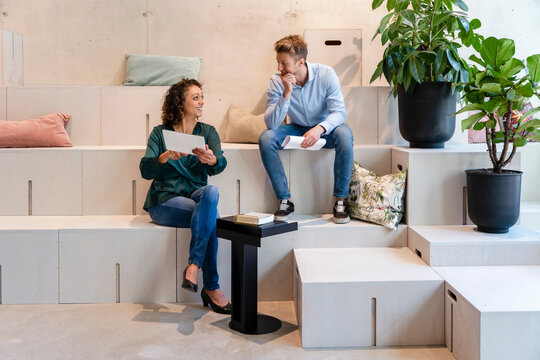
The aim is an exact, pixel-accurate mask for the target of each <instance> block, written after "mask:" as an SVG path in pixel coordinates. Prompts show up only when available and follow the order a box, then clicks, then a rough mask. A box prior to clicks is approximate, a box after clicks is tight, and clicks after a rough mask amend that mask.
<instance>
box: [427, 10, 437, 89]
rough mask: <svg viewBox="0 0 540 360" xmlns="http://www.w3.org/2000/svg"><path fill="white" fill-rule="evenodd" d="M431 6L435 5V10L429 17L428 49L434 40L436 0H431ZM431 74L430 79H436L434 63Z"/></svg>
mask: <svg viewBox="0 0 540 360" xmlns="http://www.w3.org/2000/svg"><path fill="white" fill-rule="evenodd" d="M431 6H432V7H433V11H432V13H431V17H430V18H429V42H428V45H427V50H431V42H432V41H433V18H434V17H435V11H436V9H435V0H433V1H432V2H431ZM429 74H430V80H431V81H435V79H434V78H433V64H431V65H430V66H429Z"/></svg>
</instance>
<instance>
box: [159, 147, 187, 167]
mask: <svg viewBox="0 0 540 360" xmlns="http://www.w3.org/2000/svg"><path fill="white" fill-rule="evenodd" d="M182 156H187V154H186V153H181V152H178V151H172V150H167V151H165V152H164V153H163V154H161V155H159V158H158V162H159V163H160V164H165V163H166V162H167V161H169V159H171V160H178V159H180V158H181V157H182Z"/></svg>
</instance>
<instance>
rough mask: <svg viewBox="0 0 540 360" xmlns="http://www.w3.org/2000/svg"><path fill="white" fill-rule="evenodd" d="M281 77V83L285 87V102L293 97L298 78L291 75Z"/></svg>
mask: <svg viewBox="0 0 540 360" xmlns="http://www.w3.org/2000/svg"><path fill="white" fill-rule="evenodd" d="M279 76H280V77H281V82H282V83H283V86H284V87H285V89H284V90H283V97H284V98H285V100H289V98H290V97H291V95H292V90H293V85H295V84H296V78H295V77H294V75H293V74H291V73H287V74H285V75H279Z"/></svg>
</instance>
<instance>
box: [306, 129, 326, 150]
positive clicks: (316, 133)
mask: <svg viewBox="0 0 540 360" xmlns="http://www.w3.org/2000/svg"><path fill="white" fill-rule="evenodd" d="M325 131H326V129H325V128H323V127H322V126H321V125H316V126H314V127H312V128H311V129H310V130H309V131H308V132H306V133H305V134H304V138H305V139H304V141H302V144H301V145H300V146H302V147H303V148H304V149H307V148H309V147H312V146H313V145H315V143H316V142H317V141H318V140H319V139H320V138H321V135H322V134H324V132H325Z"/></svg>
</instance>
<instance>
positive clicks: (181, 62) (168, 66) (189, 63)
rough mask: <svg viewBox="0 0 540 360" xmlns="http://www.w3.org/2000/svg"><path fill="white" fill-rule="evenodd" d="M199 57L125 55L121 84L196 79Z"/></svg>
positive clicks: (144, 83)
mask: <svg viewBox="0 0 540 360" xmlns="http://www.w3.org/2000/svg"><path fill="white" fill-rule="evenodd" d="M201 62H202V58H200V57H181V56H159V55H135V54H127V55H126V78H125V79H124V83H123V84H122V85H129V86H165V85H173V84H176V83H177V82H179V81H180V80H182V79H197V78H198V76H199V69H200V67H201Z"/></svg>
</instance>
